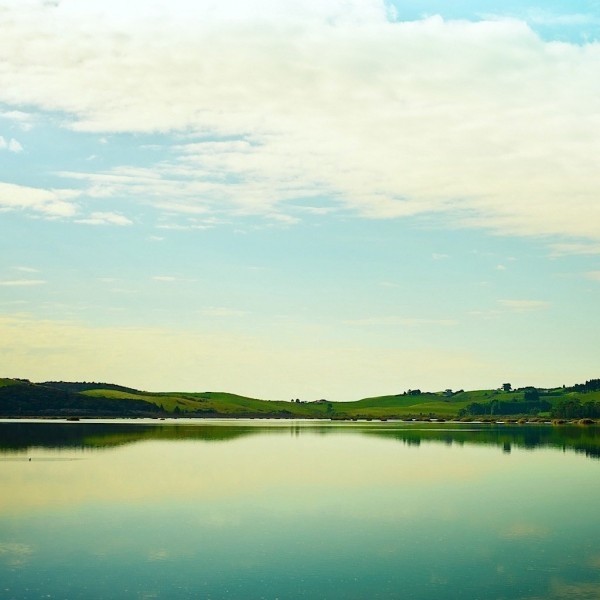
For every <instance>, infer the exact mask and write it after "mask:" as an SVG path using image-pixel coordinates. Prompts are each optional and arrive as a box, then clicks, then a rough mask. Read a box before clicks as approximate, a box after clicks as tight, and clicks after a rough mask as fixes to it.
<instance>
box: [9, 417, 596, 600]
mask: <svg viewBox="0 0 600 600" xmlns="http://www.w3.org/2000/svg"><path fill="white" fill-rule="evenodd" d="M599 502H600V428H599V427H597V426H586V427H584V426H564V427H563V426H561V427H557V426H551V425H538V424H536V425H496V424H463V423H460V424H453V423H412V422H411V423H402V422H385V423H384V422H368V423H367V422H365V423H361V422H357V423H353V422H352V423H341V422H340V423H338V422H328V421H326V422H314V421H258V420H256V421H253V420H248V421H244V420H240V421H233V422H232V421H208V420H205V421H201V420H199V421H190V422H187V421H158V420H155V421H144V420H135V421H119V422H118V421H108V422H102V421H81V422H57V421H45V422H31V421H18V422H17V421H10V422H7V421H4V422H0V598H2V599H12V598H14V599H18V600H25V599H38V598H53V599H61V598H64V599H69V600H73V599H85V600H94V599H106V598H119V599H121V598H122V599H149V598H159V599H171V598H172V599H176V598H177V599H179V598H198V599H214V600H216V599H221V598H223V599H224V598H229V599H238V598H239V599H262V598H265V599H271V600H274V599H276V598H278V599H280V600H283V599H288V598H289V599H295V598H311V599H318V598H323V599H333V600H335V599H363V598H364V599H374V598H402V599H428V600H429V599H432V598H436V599H468V600H474V599H478V598H479V599H482V600H484V599H485V600H489V599H503V600H508V599H516V598H518V599H526V600H541V599H550V600H554V599H557V600H558V599H567V598H569V599H573V598H579V599H592V598H593V599H598V598H600V535H599V534H600V517H599V513H598V506H599Z"/></svg>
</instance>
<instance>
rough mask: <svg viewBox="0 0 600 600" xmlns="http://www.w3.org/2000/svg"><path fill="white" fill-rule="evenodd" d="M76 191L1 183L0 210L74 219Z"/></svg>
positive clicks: (77, 193)
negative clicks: (30, 212)
mask: <svg viewBox="0 0 600 600" xmlns="http://www.w3.org/2000/svg"><path fill="white" fill-rule="evenodd" d="M79 194H80V192H78V191H76V190H68V189H65V190H56V189H40V188H34V187H28V186H20V185H14V184H10V183H3V182H0V210H23V211H32V212H33V213H35V214H40V215H43V216H46V217H50V218H61V217H62V218H66V217H73V216H74V215H75V214H76V213H77V205H76V204H75V202H74V200H75V199H76V198H77V197H78V196H79Z"/></svg>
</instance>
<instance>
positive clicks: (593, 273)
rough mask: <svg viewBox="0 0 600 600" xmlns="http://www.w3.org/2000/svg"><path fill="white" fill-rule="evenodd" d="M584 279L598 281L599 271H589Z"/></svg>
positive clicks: (599, 279)
mask: <svg viewBox="0 0 600 600" xmlns="http://www.w3.org/2000/svg"><path fill="white" fill-rule="evenodd" d="M586 277H587V278H588V279H592V280H593V281H600V271H589V272H588V273H586Z"/></svg>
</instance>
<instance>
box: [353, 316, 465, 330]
mask: <svg viewBox="0 0 600 600" xmlns="http://www.w3.org/2000/svg"><path fill="white" fill-rule="evenodd" d="M344 324H345V325H360V326H380V325H384V326H399V327H422V326H428V325H433V326H440V327H452V326H454V325H457V324H458V322H457V321H456V320H455V319H426V318H418V317H417V318H406V317H398V316H389V317H366V318H364V319H351V320H347V321H344Z"/></svg>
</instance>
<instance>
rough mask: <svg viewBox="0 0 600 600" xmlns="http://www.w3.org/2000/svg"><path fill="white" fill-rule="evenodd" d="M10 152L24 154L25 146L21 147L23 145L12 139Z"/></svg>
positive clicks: (9, 145) (9, 143)
mask: <svg viewBox="0 0 600 600" xmlns="http://www.w3.org/2000/svg"><path fill="white" fill-rule="evenodd" d="M8 150H9V152H14V153H15V154H19V152H23V146H21V144H20V143H19V142H18V141H17V140H15V139H14V138H11V140H10V141H9V142H8Z"/></svg>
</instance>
